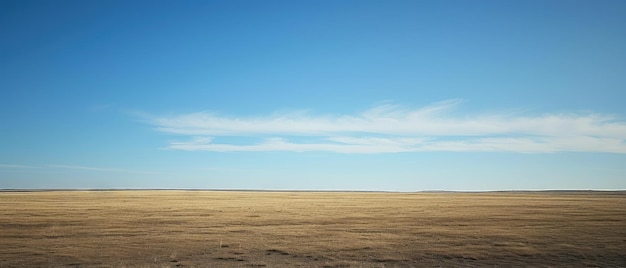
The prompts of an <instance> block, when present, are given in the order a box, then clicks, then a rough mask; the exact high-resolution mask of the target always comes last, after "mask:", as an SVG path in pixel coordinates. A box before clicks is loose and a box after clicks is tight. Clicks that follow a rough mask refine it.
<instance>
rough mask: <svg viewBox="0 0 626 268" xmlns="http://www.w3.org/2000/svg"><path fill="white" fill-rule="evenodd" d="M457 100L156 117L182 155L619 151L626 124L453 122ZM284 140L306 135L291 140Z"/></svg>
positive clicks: (506, 119) (490, 118) (555, 119)
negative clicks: (329, 111) (352, 109)
mask: <svg viewBox="0 0 626 268" xmlns="http://www.w3.org/2000/svg"><path fill="white" fill-rule="evenodd" d="M459 103H460V101H459V100H449V101H444V102H439V103H435V104H432V105H429V106H426V107H422V108H419V109H414V110H409V109H403V108H402V107H399V106H395V105H382V106H377V107H374V108H372V109H370V110H367V111H365V112H363V113H360V114H356V115H338V116H312V115H308V114H305V113H286V114H273V115H269V116H256V117H227V116H219V115H216V114H213V113H191V114H183V115H177V116H169V117H156V118H152V119H151V120H150V121H151V123H152V124H154V125H155V126H156V129H157V130H158V131H161V132H166V133H171V134H177V135H183V136H189V137H190V139H189V140H187V141H182V142H172V143H170V145H169V146H168V148H169V149H177V150H189V151H198V150H204V151H215V152H231V151H245V152H255V151H293V152H306V151H329V152H338V153H396V152H418V151H453V152H522V153H551V152H567V151H569V152H609V153H626V143H625V140H626V122H623V121H617V120H616V119H615V118H614V117H611V116H607V115H599V114H593V113H589V114H582V115H580V114H578V115H576V114H543V115H538V116H521V115H509V114H483V115H475V116H470V115H465V116H459V115H455V114H453V113H452V110H453V109H454V108H456V107H457V106H458V105H459ZM232 136H236V137H252V138H263V141H261V142H258V143H253V144H238V143H215V142H214V141H215V140H216V139H219V138H220V137H232ZM287 137H300V138H301V137H308V138H309V139H312V140H314V141H313V142H310V141H309V142H293V141H289V140H288V139H287Z"/></svg>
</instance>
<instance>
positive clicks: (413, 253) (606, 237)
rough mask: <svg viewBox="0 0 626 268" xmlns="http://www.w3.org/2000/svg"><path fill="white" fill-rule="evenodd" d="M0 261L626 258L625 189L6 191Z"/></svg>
mask: <svg viewBox="0 0 626 268" xmlns="http://www.w3.org/2000/svg"><path fill="white" fill-rule="evenodd" d="M0 266H1V267H41V266H45V267H56V266H88V267H93V266H96V267H104V266H105V267H122V266H126V267H176V266H201V267H433V266H435V267H439V266H442V267H456V266H464V267H483V266H498V267H510V266H533V267H537V266H559V267H588V266H600V267H626V194H625V193H624V192H621V193H620V192H613V193H597V192H590V193H415V194H408V193H407V194H405V193H315V192H215V191H68V192H2V193H0Z"/></svg>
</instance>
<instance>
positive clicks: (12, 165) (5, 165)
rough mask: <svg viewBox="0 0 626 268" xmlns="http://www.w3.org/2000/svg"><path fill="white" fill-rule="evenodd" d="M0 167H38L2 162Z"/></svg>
mask: <svg viewBox="0 0 626 268" xmlns="http://www.w3.org/2000/svg"><path fill="white" fill-rule="evenodd" d="M0 168H37V167H34V166H27V165H14V164H0Z"/></svg>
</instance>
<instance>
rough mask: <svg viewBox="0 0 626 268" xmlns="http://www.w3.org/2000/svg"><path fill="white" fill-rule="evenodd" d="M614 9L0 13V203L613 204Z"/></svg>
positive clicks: (2, 8)
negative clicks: (396, 196)
mask: <svg viewBox="0 0 626 268" xmlns="http://www.w3.org/2000/svg"><path fill="white" fill-rule="evenodd" d="M624 18H626V2H625V1H621V0H616V1H611V0H605V1H572V0H563V1H556V0H541V1H539V0H537V1H533V0H530V1H326V0H323V1H116V0H114V1H100V0H96V1H74V0H63V1H29V0H25V1H24V0H21V1H12V0H2V1H0V41H1V42H0V122H1V125H0V188H229V189H322V190H323V189H350V190H399V191H418V190H510V189H516V190H522V189H626V105H624V102H625V100H626V49H624V48H625V47H626V19H624Z"/></svg>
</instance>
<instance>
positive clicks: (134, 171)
mask: <svg viewBox="0 0 626 268" xmlns="http://www.w3.org/2000/svg"><path fill="white" fill-rule="evenodd" d="M46 166H47V167H51V168H62V169H79V170H90V171H102V172H116V173H135V174H158V173H155V172H148V171H140V170H129V169H120V168H99V167H86V166H73V165H46Z"/></svg>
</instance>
